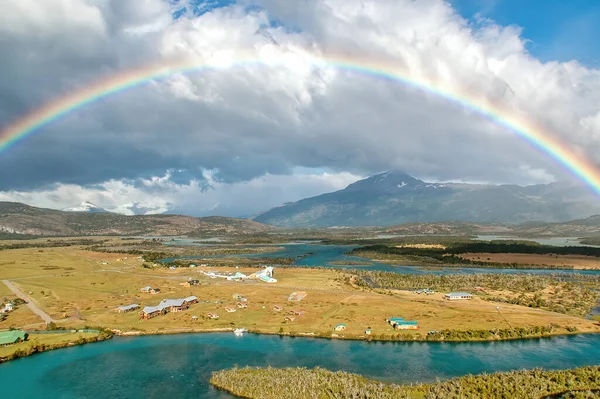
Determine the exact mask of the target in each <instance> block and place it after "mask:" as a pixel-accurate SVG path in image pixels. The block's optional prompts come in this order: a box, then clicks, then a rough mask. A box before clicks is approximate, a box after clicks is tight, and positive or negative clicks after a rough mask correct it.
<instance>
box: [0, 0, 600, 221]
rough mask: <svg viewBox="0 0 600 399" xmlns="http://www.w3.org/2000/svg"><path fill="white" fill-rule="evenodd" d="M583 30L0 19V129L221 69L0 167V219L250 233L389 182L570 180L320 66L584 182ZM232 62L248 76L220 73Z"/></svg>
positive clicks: (375, 0) (98, 10) (69, 5)
mask: <svg viewBox="0 0 600 399" xmlns="http://www.w3.org/2000/svg"><path fill="white" fill-rule="evenodd" d="M598 20H600V2H597V1H594V0H589V1H583V0H573V1H569V2H564V1H557V0H556V1H555V0H546V1H541V0H531V1H527V2H524V1H517V0H502V1H499V0H453V1H443V0H298V1H288V0H238V1H233V0H219V1H197V0H44V1H43V2H40V1H36V0H19V1H0V54H3V57H2V58H3V62H2V63H0V130H1V129H2V127H3V126H8V124H9V123H11V122H14V121H17V120H19V118H21V117H23V116H24V115H26V114H28V113H30V112H33V111H35V110H36V109H38V108H39V107H41V106H43V105H44V104H46V103H49V102H52V101H56V100H57V99H60V98H61V97H62V96H64V95H67V94H69V93H71V92H73V91H76V90H80V89H83V88H85V87H87V86H89V85H91V84H93V83H95V82H98V81H101V80H103V79H107V78H110V77H111V76H114V75H115V74H118V73H122V72H124V71H130V70H135V69H139V68H141V67H145V66H148V65H161V64H166V63H169V62H172V61H173V60H180V59H184V58H186V59H187V58H194V59H200V60H204V61H206V60H210V62H221V63H222V62H224V63H225V64H223V65H225V66H224V67H221V68H214V69H211V70H205V71H202V72H195V73H185V74H183V73H177V74H173V75H170V76H169V77H168V78H166V79H163V80H155V81H151V82H148V83H147V84H144V85H141V86H139V87H136V88H134V89H131V90H126V91H124V92H121V93H119V94H116V95H113V96H109V97H106V98H103V99H102V100H100V101H97V102H93V103H91V104H89V105H87V106H85V107H82V108H79V109H77V110H76V111H74V112H71V113H69V114H67V115H66V116H65V117H63V118H60V119H59V120H57V121H55V122H53V123H51V124H49V125H47V126H44V127H43V128H42V129H40V130H39V131H38V132H37V133H36V134H34V135H32V136H30V137H28V138H27V139H25V140H23V141H22V142H20V143H18V144H17V145H15V146H13V147H11V148H10V149H9V150H7V151H5V152H1V153H0V201H19V202H25V203H28V204H31V205H35V206H42V207H49V208H56V209H61V208H65V207H69V206H74V205H77V204H79V203H81V202H83V201H91V202H93V203H95V204H97V205H99V206H101V207H103V208H105V209H107V210H110V211H114V212H121V213H126V214H132V213H162V212H170V213H184V214H190V215H197V216H205V215H227V216H243V217H247V216H252V215H255V214H257V213H260V212H262V211H266V210H268V209H270V208H272V207H274V206H278V205H280V204H282V203H285V202H289V201H296V200H298V199H301V198H305V197H309V196H314V195H318V194H321V193H324V192H329V191H334V190H338V189H341V188H344V187H345V186H347V185H348V184H350V183H352V182H353V181H355V180H357V179H360V178H364V177H366V176H369V175H372V174H375V173H379V172H382V171H386V170H402V171H404V172H406V173H409V174H411V175H413V176H416V177H418V178H421V179H424V180H429V181H440V182H444V181H462V182H485V183H491V184H502V183H511V184H521V185H527V184H541V183H548V182H552V181H562V180H570V179H573V176H572V175H570V174H569V173H567V172H566V171H565V169H564V168H563V167H561V166H560V165H559V164H558V163H557V162H556V161H555V160H554V159H552V158H550V157H549V156H548V155H546V154H545V153H543V152H542V151H540V150H539V149H537V148H534V147H533V146H532V145H531V144H529V143H527V142H525V141H524V140H523V139H521V138H519V137H518V135H516V134H514V132H511V131H508V130H507V129H506V128H504V127H502V126H499V125H497V124H495V123H493V122H491V121H490V120H488V119H486V118H483V117H481V116H480V115H478V114H476V113H474V112H471V111H469V110H466V109H464V108H462V107H461V106H460V105H458V104H456V103H454V102H451V101H448V100H445V99H443V98H440V97H438V96H436V95H434V94H432V93H429V92H423V91H420V90H417V89H415V88H412V87H409V86H407V85H403V84H400V83H398V82H393V81H391V80H389V79H382V78H380V77H375V76H369V75H365V74H359V73H356V72H353V71H350V70H347V69H343V68H336V67H334V66H332V65H329V64H327V63H326V62H320V61H321V60H322V59H324V58H325V55H326V54H330V53H336V54H346V55H350V56H351V58H352V59H354V60H356V62H357V63H360V62H361V61H364V62H368V61H370V60H385V62H386V63H387V64H389V65H401V66H402V67H403V68H406V69H407V70H408V71H409V74H411V75H413V74H414V76H423V77H426V78H427V79H429V80H433V81H437V82H441V83H443V84H444V85H451V86H453V87H458V88H460V89H461V90H462V91H468V92H469V93H471V95H472V96H473V98H477V99H480V100H479V101H492V102H494V103H500V104H502V105H503V107H507V108H510V109H517V110H518V111H519V113H520V114H522V115H525V116H526V117H527V119H529V120H531V121H534V122H535V123H536V124H538V125H540V126H543V127H544V128H545V129H547V131H548V132H549V133H548V134H549V135H551V136H552V137H553V138H554V139H556V140H560V141H561V142H562V143H564V144H565V145H567V146H568V147H569V148H571V149H572V150H573V151H575V152H576V153H578V154H581V156H582V157H586V158H587V159H589V160H590V161H591V162H593V163H596V164H600V151H599V150H600V47H598V46H597V45H596V40H595V38H597V37H600V25H599V24H597V23H596V21H598ZM238 54H250V55H251V57H253V58H256V59H259V60H261V63H258V64H252V65H250V64H244V65H239V66H235V67H227V65H230V60H231V59H235V57H236V55H238ZM273 60H284V62H276V63H273V62H272V61H273ZM207 62H208V61H207ZM215 65H216V64H215Z"/></svg>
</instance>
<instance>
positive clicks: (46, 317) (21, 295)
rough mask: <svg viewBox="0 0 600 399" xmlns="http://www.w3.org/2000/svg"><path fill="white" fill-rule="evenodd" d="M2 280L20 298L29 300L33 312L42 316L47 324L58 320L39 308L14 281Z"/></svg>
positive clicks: (28, 304) (29, 306)
mask: <svg viewBox="0 0 600 399" xmlns="http://www.w3.org/2000/svg"><path fill="white" fill-rule="evenodd" d="M2 282H3V283H4V285H6V286H7V287H8V288H9V289H10V290H11V291H12V292H13V293H14V294H15V295H16V296H18V297H19V298H21V299H22V300H24V301H25V302H27V307H28V308H29V309H31V311H32V312H33V313H35V314H36V315H38V316H40V317H41V318H42V320H44V321H45V322H46V324H48V323H51V322H56V320H54V319H53V318H52V317H50V315H49V314H48V313H46V312H44V311H43V310H42V309H40V308H38V307H37V305H36V304H35V303H33V300H32V299H31V298H29V297H28V296H27V295H25V293H24V292H23V291H21V290H20V289H18V288H17V287H15V285H14V284H13V283H11V282H10V281H8V280H2Z"/></svg>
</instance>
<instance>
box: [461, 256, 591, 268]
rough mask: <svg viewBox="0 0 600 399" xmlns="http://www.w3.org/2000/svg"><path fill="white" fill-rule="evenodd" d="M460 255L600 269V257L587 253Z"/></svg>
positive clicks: (475, 258)
mask: <svg viewBox="0 0 600 399" xmlns="http://www.w3.org/2000/svg"><path fill="white" fill-rule="evenodd" d="M458 256H459V257H461V258H463V259H467V260H470V261H482V262H490V263H492V264H497V263H507V264H517V265H526V266H527V265H535V266H546V267H548V268H562V269H576V270H600V258H597V257H595V256H585V255H554V254H506V253H504V254H503V253H501V254H494V253H465V254H461V255H458Z"/></svg>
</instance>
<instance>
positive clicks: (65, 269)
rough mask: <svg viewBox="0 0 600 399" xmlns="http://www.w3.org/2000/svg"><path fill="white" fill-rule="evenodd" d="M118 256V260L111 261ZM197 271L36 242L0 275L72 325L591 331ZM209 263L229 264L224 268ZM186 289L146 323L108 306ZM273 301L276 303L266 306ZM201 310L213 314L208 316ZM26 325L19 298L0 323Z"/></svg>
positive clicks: (306, 272) (312, 282)
mask: <svg viewBox="0 0 600 399" xmlns="http://www.w3.org/2000/svg"><path fill="white" fill-rule="evenodd" d="M118 258H121V259H123V260H122V261H120V262H119V261H117V259H118ZM124 258H127V259H124ZM103 262H108V264H103ZM202 269H203V268H179V269H177V270H169V269H144V268H142V267H141V266H140V262H137V261H136V256H135V255H123V254H104V253H93V252H88V251H84V250H82V249H81V248H77V247H64V248H45V249H44V250H43V252H40V251H39V250H38V249H16V250H5V251H2V261H1V262H0V279H2V280H10V281H11V282H12V284H14V285H15V286H16V287H17V288H19V289H20V290H21V291H23V292H24V293H26V294H28V295H29V297H30V298H31V300H32V301H33V303H35V304H37V305H38V306H39V307H40V308H41V309H42V310H44V311H45V312H46V313H48V314H49V315H50V316H51V317H52V318H53V319H55V320H57V324H58V325H59V326H65V327H73V328H81V327H83V326H85V325H89V326H103V327H106V328H111V329H118V330H121V331H123V332H139V333H161V332H177V331H188V330H198V331H201V330H210V329H233V328H236V327H245V328H248V329H249V330H254V331H260V332H268V333H278V332H283V333H295V334H298V333H316V334H320V335H327V334H331V333H332V332H333V327H334V326H335V325H337V324H338V323H344V324H347V326H348V330H347V331H345V332H342V333H339V334H340V336H346V337H360V336H362V335H363V334H364V331H365V329H366V328H367V327H371V329H372V332H373V334H374V335H381V334H390V335H391V334H392V333H394V331H393V330H392V328H391V327H390V326H389V325H388V324H386V323H385V321H384V319H385V318H389V317H404V318H405V319H406V320H416V321H418V322H419V324H420V327H421V330H420V331H419V333H421V334H422V335H423V334H426V333H427V332H428V331H432V330H443V329H456V330H469V329H507V328H512V327H528V326H547V325H549V324H551V323H555V324H556V325H558V326H560V328H557V329H556V331H557V332H565V331H566V330H564V328H565V327H566V326H575V327H577V330H578V332H600V326H598V324H597V323H594V322H592V321H588V320H585V319H583V318H579V317H575V316H569V315H563V314H558V313H552V312H548V311H544V310H539V309H531V308H528V307H522V306H517V305H508V304H497V303H493V302H488V301H484V300H481V299H478V298H475V299H474V300H472V301H456V302H449V301H445V300H443V299H442V294H441V293H436V294H434V295H431V296H422V295H417V294H415V293H411V292H407V291H393V292H390V293H388V294H379V293H375V292H366V291H361V290H359V289H357V288H354V287H352V286H349V285H346V284H345V283H344V282H343V281H344V280H343V279H342V278H341V277H342V275H341V272H337V271H334V270H311V269H300V268H295V269H275V276H274V277H275V278H277V279H278V280H279V282H278V283H275V284H267V283H263V282H260V281H254V280H249V281H245V282H229V281H226V280H223V279H211V278H209V277H207V276H205V275H203V274H201V273H200V270H202ZM204 269H205V270H207V271H208V270H211V269H210V268H204ZM212 270H217V271H219V272H225V271H231V272H233V271H236V269H235V268H233V267H232V268H218V269H212ZM239 271H241V272H243V273H251V272H254V271H256V269H244V268H242V267H240V269H239ZM189 278H194V279H198V280H200V285H199V286H192V287H184V286H183V285H182V283H184V282H185V281H187V280H188V279H189ZM146 285H150V286H152V287H159V288H161V293H160V294H157V295H152V294H149V293H142V292H140V290H139V289H140V288H141V287H143V286H146ZM293 291H306V292H307V294H308V295H307V296H306V298H305V299H304V300H302V301H301V302H289V301H288V300H287V298H288V296H289V295H290V293H291V292H293ZM0 293H3V294H4V295H10V291H8V290H7V288H6V287H5V286H4V284H1V285H0ZM29 293H31V294H29ZM234 293H237V294H240V295H242V296H244V297H246V298H247V299H248V308H246V309H237V311H236V312H235V313H227V312H226V311H225V307H226V306H231V305H236V303H237V301H235V300H234V299H233V297H232V295H233V294H234ZM190 295H195V296H197V297H198V298H199V299H200V303H199V304H196V305H193V306H192V307H191V308H190V309H188V310H186V311H183V312H178V313H168V314H166V315H163V316H158V317H156V318H154V319H151V320H140V318H139V313H138V312H137V311H135V312H130V313H117V312H116V311H115V308H116V307H117V306H119V305H128V304H132V303H136V304H139V305H140V306H141V307H144V306H153V305H157V304H158V303H159V302H160V301H161V300H162V299H165V298H183V297H187V296H190ZM274 305H280V306H282V307H283V308H284V310H283V311H281V312H276V311H274V310H273V306H274ZM496 306H500V309H499V310H498V309H496ZM291 309H296V310H304V311H305V314H303V315H301V316H297V317H296V320H295V321H293V322H284V318H285V316H286V315H287V313H288V312H289V310H291ZM209 312H213V313H217V314H218V315H219V316H220V318H219V319H218V320H211V319H208V318H207V317H206V316H207V314H208V313H209ZM192 316H198V320H197V321H194V320H192ZM35 322H38V323H39V322H41V320H40V319H39V318H38V317H37V316H36V315H34V314H33V313H32V312H31V311H30V310H29V309H28V308H27V307H25V306H23V305H22V306H21V307H19V309H18V310H17V311H15V312H14V313H12V314H10V315H9V317H8V318H7V319H6V320H5V321H4V322H1V323H0V329H6V328H8V327H10V326H15V327H21V326H24V325H28V324H33V323H35Z"/></svg>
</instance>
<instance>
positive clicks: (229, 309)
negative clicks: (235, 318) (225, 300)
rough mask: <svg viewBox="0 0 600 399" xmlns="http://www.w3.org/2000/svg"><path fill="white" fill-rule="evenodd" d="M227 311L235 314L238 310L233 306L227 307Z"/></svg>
mask: <svg viewBox="0 0 600 399" xmlns="http://www.w3.org/2000/svg"><path fill="white" fill-rule="evenodd" d="M225 310H226V311H227V313H233V312H235V311H236V310H237V309H236V308H234V307H233V306H225Z"/></svg>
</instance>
